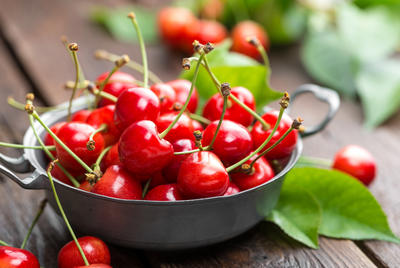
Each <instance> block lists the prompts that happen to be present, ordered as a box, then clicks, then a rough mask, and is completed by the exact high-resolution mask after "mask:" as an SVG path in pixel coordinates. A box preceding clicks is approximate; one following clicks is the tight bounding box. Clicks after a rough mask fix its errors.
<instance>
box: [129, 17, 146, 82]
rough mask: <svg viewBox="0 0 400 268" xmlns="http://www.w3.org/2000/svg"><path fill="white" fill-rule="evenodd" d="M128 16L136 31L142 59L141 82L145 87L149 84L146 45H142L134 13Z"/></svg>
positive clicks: (142, 41)
mask: <svg viewBox="0 0 400 268" xmlns="http://www.w3.org/2000/svg"><path fill="white" fill-rule="evenodd" d="M128 18H130V19H131V20H132V23H133V25H134V26H135V29H136V33H137V36H138V39H139V44H140V51H141V53H142V61H143V83H144V87H145V88H147V87H148V86H149V75H148V70H149V68H148V65H147V54H146V47H145V45H144V40H143V36H142V32H141V31H140V27H139V23H138V21H137V19H136V15H135V13H133V12H131V13H129V14H128Z"/></svg>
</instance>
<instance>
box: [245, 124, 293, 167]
mask: <svg viewBox="0 0 400 268" xmlns="http://www.w3.org/2000/svg"><path fill="white" fill-rule="evenodd" d="M293 129H294V128H292V127H290V128H289V129H288V130H286V132H285V134H283V135H282V137H280V138H279V140H277V141H276V142H275V143H274V144H272V145H271V146H270V147H269V148H268V149H266V150H265V151H264V152H262V153H261V154H259V155H258V156H257V157H256V158H255V159H254V160H253V161H252V162H251V164H250V168H253V166H254V164H255V163H256V162H257V160H259V159H260V158H261V157H263V156H264V155H266V154H267V153H268V152H269V151H271V150H272V149H274V148H275V147H276V146H277V145H278V144H279V143H280V142H281V141H282V140H283V139H284V138H286V136H287V135H289V133H290V132H292V130H293Z"/></svg>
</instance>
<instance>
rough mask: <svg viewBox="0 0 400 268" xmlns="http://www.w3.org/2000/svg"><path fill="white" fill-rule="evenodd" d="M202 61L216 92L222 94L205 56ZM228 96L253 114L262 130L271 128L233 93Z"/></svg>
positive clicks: (219, 84)
mask: <svg viewBox="0 0 400 268" xmlns="http://www.w3.org/2000/svg"><path fill="white" fill-rule="evenodd" d="M204 63H205V65H204V66H205V67H206V70H207V72H208V74H209V75H210V76H211V78H212V80H213V81H214V84H215V86H216V87H217V89H218V92H219V93H220V94H221V95H222V93H221V83H220V82H219V80H218V78H217V77H216V76H215V75H214V73H213V72H212V70H211V67H210V64H209V62H208V59H207V56H206V57H204ZM230 98H231V99H232V100H233V101H234V102H236V103H237V104H238V105H240V107H242V108H243V109H245V110H246V111H247V112H248V113H250V114H251V115H252V116H254V118H255V119H257V121H259V122H260V123H261V125H262V126H263V130H268V129H270V128H271V126H270V125H269V124H268V123H267V122H265V120H264V119H263V118H262V117H261V116H260V115H258V114H257V113H256V112H255V111H253V110H252V109H250V107H249V106H247V105H246V104H244V103H243V102H242V101H241V100H239V99H238V98H236V96H235V95H233V94H231V95H230Z"/></svg>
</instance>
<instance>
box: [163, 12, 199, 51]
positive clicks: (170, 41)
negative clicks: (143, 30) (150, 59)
mask: <svg viewBox="0 0 400 268" xmlns="http://www.w3.org/2000/svg"><path fill="white" fill-rule="evenodd" d="M157 25H158V29H159V33H160V35H161V38H162V40H163V42H164V43H165V44H167V45H168V46H169V47H171V48H173V49H178V50H181V51H185V52H186V53H188V52H191V53H190V54H193V48H191V46H192V43H193V41H194V40H193V39H192V35H193V32H196V33H197V32H198V31H199V30H200V25H199V23H198V19H197V18H196V16H195V15H194V14H193V13H192V12H191V11H190V10H189V9H187V8H183V7H166V8H163V9H162V10H161V11H160V12H159V13H158V15H157Z"/></svg>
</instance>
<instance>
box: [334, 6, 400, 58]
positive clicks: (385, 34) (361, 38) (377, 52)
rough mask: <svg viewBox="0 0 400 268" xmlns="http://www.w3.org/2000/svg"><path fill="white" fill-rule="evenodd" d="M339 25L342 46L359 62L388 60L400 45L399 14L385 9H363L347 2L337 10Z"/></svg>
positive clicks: (381, 7)
mask: <svg viewBox="0 0 400 268" xmlns="http://www.w3.org/2000/svg"><path fill="white" fill-rule="evenodd" d="M337 26H338V33H339V37H340V40H341V41H342V44H341V46H342V47H344V48H345V49H346V50H347V51H348V53H349V55H351V57H352V58H353V59H354V60H356V61H358V62H360V63H366V62H372V61H377V60H381V59H383V58H386V57H387V56H389V55H391V54H393V53H394V52H395V51H396V48H397V47H398V44H399V42H400V30H399V29H400V20H399V15H398V14H392V13H391V11H390V9H388V8H387V7H384V6H377V7H373V8H369V9H366V10H361V9H359V8H358V7H357V6H355V5H353V4H349V3H344V4H342V5H340V6H339V8H338V10H337Z"/></svg>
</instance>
